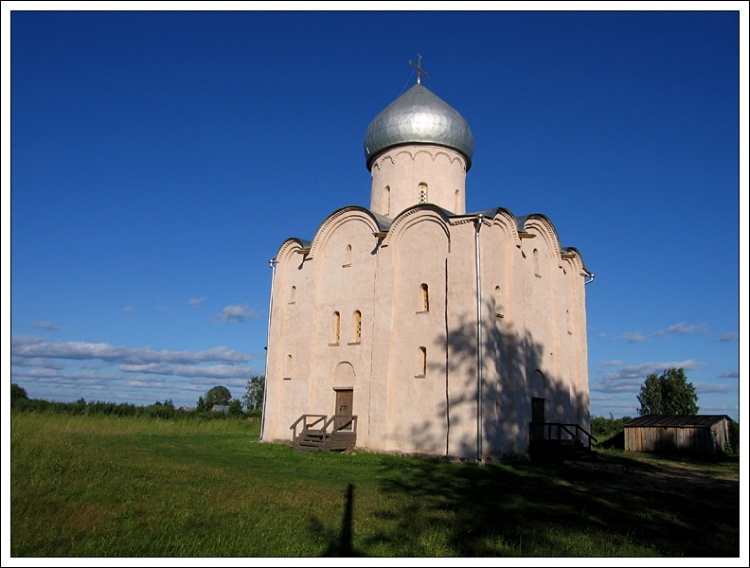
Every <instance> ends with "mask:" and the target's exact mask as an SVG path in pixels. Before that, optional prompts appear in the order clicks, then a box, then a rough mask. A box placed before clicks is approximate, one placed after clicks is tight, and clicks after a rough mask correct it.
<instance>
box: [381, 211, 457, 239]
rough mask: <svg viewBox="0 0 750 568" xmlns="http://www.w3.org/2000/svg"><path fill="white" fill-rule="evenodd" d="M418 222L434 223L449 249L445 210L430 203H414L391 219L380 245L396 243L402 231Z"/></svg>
mask: <svg viewBox="0 0 750 568" xmlns="http://www.w3.org/2000/svg"><path fill="white" fill-rule="evenodd" d="M420 222H428V223H435V224H436V225H437V226H438V227H440V229H441V230H442V231H443V233H444V234H445V238H446V240H447V241H448V250H449V251H450V239H451V235H450V230H449V229H448V225H449V221H448V216H447V215H446V213H445V211H443V210H442V209H441V208H440V207H437V206H436V205H432V204H430V203H426V204H420V205H414V206H412V207H409V208H408V209H405V210H404V211H402V212H401V213H400V214H399V215H398V217H396V218H395V219H394V220H393V224H391V227H390V229H389V230H388V234H387V235H386V237H385V238H384V239H383V243H382V245H381V246H383V247H387V246H390V245H396V244H397V243H398V241H399V240H400V238H401V237H402V236H403V234H404V232H405V231H406V230H407V229H408V228H409V227H411V226H412V225H414V224H416V223H420Z"/></svg>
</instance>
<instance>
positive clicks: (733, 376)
mask: <svg viewBox="0 0 750 568" xmlns="http://www.w3.org/2000/svg"><path fill="white" fill-rule="evenodd" d="M716 378H717V379H739V378H740V372H739V371H738V370H737V369H735V370H733V371H727V372H726V373H722V374H721V375H719V376H718V377H716Z"/></svg>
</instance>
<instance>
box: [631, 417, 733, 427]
mask: <svg viewBox="0 0 750 568" xmlns="http://www.w3.org/2000/svg"><path fill="white" fill-rule="evenodd" d="M728 418H729V416H727V415H726V414H693V415H686V414H680V415H677V416H668V415H662V414H646V415H645V416H639V417H638V418H633V419H632V420H629V421H628V422H626V423H625V424H624V425H623V426H624V427H625V428H710V427H711V426H713V425H714V424H716V423H717V422H720V421H722V420H725V419H728Z"/></svg>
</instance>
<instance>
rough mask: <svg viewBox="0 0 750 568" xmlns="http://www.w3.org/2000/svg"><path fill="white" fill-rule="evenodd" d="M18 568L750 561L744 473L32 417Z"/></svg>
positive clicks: (629, 460)
mask: <svg viewBox="0 0 750 568" xmlns="http://www.w3.org/2000/svg"><path fill="white" fill-rule="evenodd" d="M11 427H12V431H11V556H13V557H70V556H73V557H104V556H110V557H165V556H169V557H176V556H179V557H200V556H211V557H221V556H232V557H302V556H389V557H393V556H416V557H425V556H460V557H477V556H522V557H534V556H542V557H561V556H598V557H635V556H666V557H681V556H687V557H696V556H714V557H736V556H738V555H739V553H740V548H739V547H740V544H739V543H740V536H739V528H740V526H739V524H740V523H739V517H740V508H739V483H738V468H739V465H738V462H737V461H736V460H735V461H714V462H695V461H689V460H667V459H661V460H658V459H651V458H647V457H646V456H631V455H630V454H623V453H621V452H619V453H617V452H614V453H603V454H600V459H599V460H598V461H599V463H600V464H601V467H600V468H598V469H587V468H582V467H573V466H566V465H562V464H546V465H544V464H536V463H527V462H517V463H512V464H509V463H487V464H484V465H479V464H476V463H471V462H467V463H461V462H451V461H447V460H430V459H425V458H417V457H405V456H393V455H379V454H370V453H364V452H358V451H355V452H353V453H347V454H338V453H327V452H324V453H301V452H297V451H294V450H292V449H291V448H289V447H287V446H286V445H283V444H265V443H258V442H257V439H258V422H257V421H254V422H247V421H241V420H217V421H207V422H201V421H198V420H157V419H144V418H140V419H139V418H114V417H103V416H68V415H62V414H55V413H30V412H29V413H25V412H16V413H14V414H13V415H12V418H11Z"/></svg>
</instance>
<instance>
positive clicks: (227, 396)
mask: <svg viewBox="0 0 750 568" xmlns="http://www.w3.org/2000/svg"><path fill="white" fill-rule="evenodd" d="M230 400H232V393H230V392H229V389H228V388H227V387H222V386H216V387H213V388H212V389H209V391H208V392H207V393H206V397H205V403H206V407H207V409H208V410H211V407H213V405H215V404H219V405H221V406H227V405H228V404H229V401H230Z"/></svg>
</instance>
